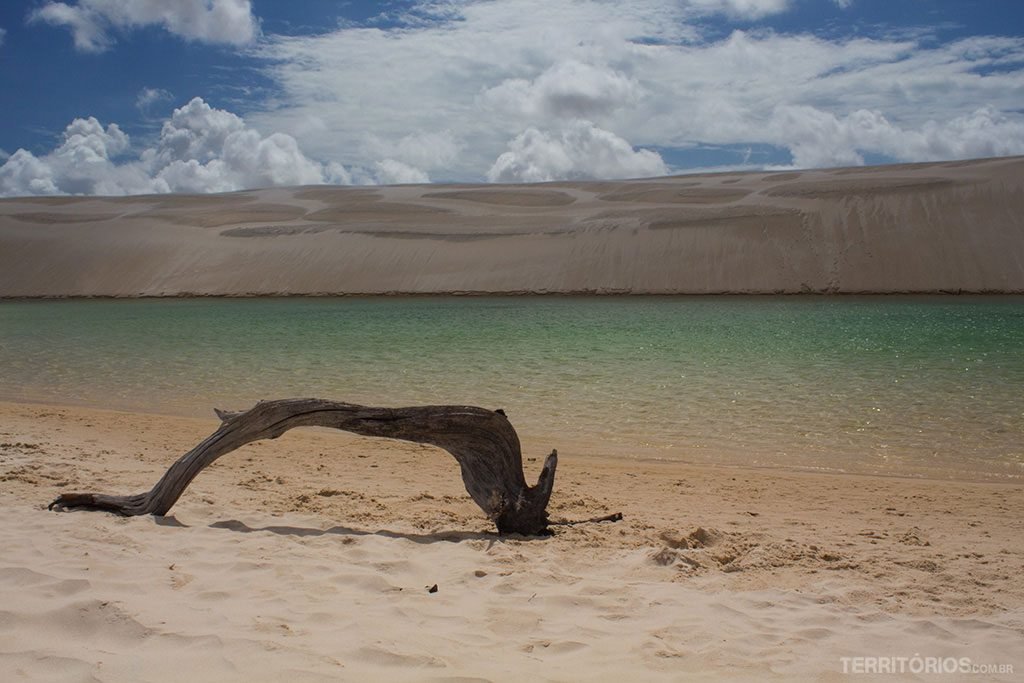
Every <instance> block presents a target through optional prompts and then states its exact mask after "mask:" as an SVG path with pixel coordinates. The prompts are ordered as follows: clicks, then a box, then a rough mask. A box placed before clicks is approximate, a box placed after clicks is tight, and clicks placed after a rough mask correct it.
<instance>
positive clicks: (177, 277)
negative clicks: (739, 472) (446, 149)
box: [0, 157, 1024, 297]
mask: <svg viewBox="0 0 1024 683" xmlns="http://www.w3.org/2000/svg"><path fill="white" fill-rule="evenodd" d="M800 292H817V293H893V292H920V293H934V292H1002V293H1006V292H1015V293H1019V292H1024V158H1022V157H1009V158H997V159H981V160H974V161H967V162H964V161H957V162H937V163H927V164H904V165H897V166H878V167H858V168H846V169H827V170H814V171H801V172H778V173H764V172H756V173H722V174H706V175H690V176H679V177H670V178H654V179H644V180H633V181H614V182H590V183H586V182H580V183H568V182H560V183H545V184H535V185H485V186H472V185H419V186H417V185H407V186H390V187H379V188H365V187H361V188H337V187H298V188H274V189H266V190H253V191H247V192H234V193H229V194H223V195H210V196H182V195H177V196H167V195H164V196H146V197H123V198H95V197H53V198H16V199H6V200H0V297H64V296H117V297H126V296H127V297H130V296H206V295H230V296H241V295H303V294H387V293H390V294H439V293H477V294H482V293H645V294H649V293H653V294H672V293H675V294H703V293H800Z"/></svg>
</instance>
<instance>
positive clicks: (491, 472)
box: [50, 399, 596, 535]
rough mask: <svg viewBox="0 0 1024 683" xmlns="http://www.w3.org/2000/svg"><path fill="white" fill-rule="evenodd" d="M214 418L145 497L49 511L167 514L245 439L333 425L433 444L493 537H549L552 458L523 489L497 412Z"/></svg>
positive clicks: (81, 500)
mask: <svg viewBox="0 0 1024 683" xmlns="http://www.w3.org/2000/svg"><path fill="white" fill-rule="evenodd" d="M216 412H217V415H218V417H220V419H221V425H220V427H219V428H218V429H217V431H215V432H214V433H213V434H211V435H210V436H208V437H207V438H206V439H204V440H203V441H202V442H201V443H200V444H199V445H197V446H196V447H195V448H193V449H192V450H191V451H189V452H188V453H186V454H185V455H183V456H182V457H181V458H180V459H179V460H178V461H177V462H176V463H174V464H173V465H171V467H170V469H169V470H167V473H166V474H164V476H163V477H161V479H160V481H158V482H157V483H156V486H154V487H153V489H152V490H151V491H148V492H146V493H139V494H135V495H129V496H111V495H106V494H102V493H65V494H62V495H60V496H58V497H57V499H56V500H54V501H53V502H52V503H51V504H50V509H54V508H56V509H59V510H64V509H71V508H80V509H90V510H107V511H110V512H116V513H119V514H122V515H127V516H133V515H146V514H151V515H166V514H167V512H168V511H169V510H170V509H171V507H172V506H173V505H174V504H175V502H177V500H178V498H179V497H180V496H181V494H182V492H184V490H185V488H186V487H187V486H188V485H189V483H191V481H192V480H193V479H195V477H196V475H198V474H199V472H200V471H202V470H203V468H205V467H207V466H209V465H210V464H211V463H213V462H214V461H215V460H217V459H218V458H220V457H221V456H222V455H225V454H227V453H230V452H231V451H233V450H235V449H237V448H239V447H240V446H243V445H245V444H247V443H250V442H252V441H258V440H260V439H276V438H277V437H279V436H281V435H282V434H284V433H285V432H286V431H288V430H289V429H293V428H295V427H333V428H335V429H341V430H344V431H347V432H354V433H356V434H362V435H364V436H380V437H387V438H391V439H401V440H404V441H412V442H415V443H424V444H432V445H434V446H439V447H441V448H443V449H444V450H446V451H448V452H449V453H451V454H452V455H453V456H455V459H456V460H457V461H458V463H459V465H460V466H461V468H462V480H463V482H465V484H466V491H468V492H469V495H470V496H471V497H472V498H473V500H474V501H476V504H477V505H479V506H480V507H481V508H482V509H483V511H484V512H485V513H486V514H487V516H488V517H489V518H490V519H491V520H492V521H493V522H494V524H495V525H496V526H497V527H498V531H499V532H501V533H520V534H526V535H534V534H543V533H549V531H548V524H549V523H550V522H549V520H548V516H547V505H548V500H549V499H550V498H551V491H552V489H553V487H554V484H555V467H557V465H558V453H557V452H556V451H552V452H551V455H549V456H548V457H547V460H545V462H544V467H543V468H542V469H541V473H540V478H539V479H538V480H537V485H536V486H528V485H527V483H526V478H525V477H524V476H523V462H522V454H521V453H520V447H519V437H518V436H517V435H516V430H515V429H514V428H513V427H512V424H511V423H510V422H509V421H508V418H507V417H506V416H505V413H504V412H502V411H500V410H498V411H492V410H485V409H483V408H475V407H472V406H418V407H411V408H371V407H367V406H359V405H353V404H350V403H340V402H337V401H327V400H323V399H283V400H276V401H264V402H261V403H258V404H256V406H254V407H253V408H252V409H250V410H247V411H244V412H238V413H230V412H225V411H221V410H218V411H216ZM595 521H596V520H595Z"/></svg>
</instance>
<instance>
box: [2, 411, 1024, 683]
mask: <svg viewBox="0 0 1024 683" xmlns="http://www.w3.org/2000/svg"><path fill="white" fill-rule="evenodd" d="M0 416H2V423H0V481H2V482H3V486H2V488H0V544H2V547H3V548H4V552H3V554H2V556H0V590H2V593H3V596H4V600H3V604H2V605H0V636H2V637H0V679H2V680H4V681H20V680H28V681H33V680H38V681H43V680H62V681H131V682H132V683H136V682H141V681H180V680H190V681H242V680H246V681H251V680H285V679H287V680H295V681H328V680H380V681H384V680H387V681H406V680H407V681H413V680H415V681H456V680H457V681H468V680H479V681H488V680H493V681H514V680H525V679H528V680H552V681H574V680H594V681H622V680H645V681H646V680H654V681H660V680H665V681H676V680H693V679H695V680H714V679H720V678H728V679H729V680H750V681H754V680H757V681H761V680H792V679H797V680H822V681H829V680H839V679H840V678H842V676H841V674H842V671H843V660H842V658H843V657H850V658H853V657H905V658H912V657H915V656H920V657H921V658H926V657H928V658H933V659H935V658H938V659H946V658H950V657H953V658H957V659H959V658H961V657H964V658H969V659H970V661H971V663H972V665H980V666H989V665H995V666H1003V667H1005V666H1012V667H1014V671H1015V672H1017V673H1016V676H1014V675H1013V674H1007V673H1005V670H1004V673H1003V674H999V673H998V672H997V673H996V674H995V675H985V676H967V678H971V679H972V680H973V679H975V678H976V679H977V680H1008V681H1009V680H1017V677H1019V672H1020V671H1021V670H1024V652H1022V650H1021V647H1020V643H1021V642H1022V641H1024V588H1022V586H1021V584H1020V581H1019V576H1020V571H1021V568H1022V563H1024V550H1022V548H1021V545H1020V538H1021V532H1022V529H1021V520H1022V519H1024V498H1022V495H1021V492H1022V489H1021V487H1020V486H1019V485H1008V484H968V483H958V482H948V481H942V482H939V481H921V480H900V479H881V478H872V477H851V476H823V475H816V474H804V473H788V472H782V471H755V470H745V469H730V468H713V467H697V466H691V465H685V464H681V463H643V462H631V461H623V460H621V459H618V460H614V459H606V458H602V457H592V456H587V455H584V454H581V453H578V452H575V449H574V448H573V446H572V444H558V445H559V446H567V448H563V449H561V452H562V455H563V459H562V464H561V466H560V468H559V482H558V485H557V486H556V489H555V495H554V497H553V498H552V512H553V514H554V516H555V517H557V518H564V517H567V518H579V517H583V516H589V515H592V514H598V513H601V512H607V511H610V510H622V511H623V512H624V513H625V516H626V517H625V520H624V521H623V522H620V523H617V524H601V525H589V526H577V527H563V528H562V529H560V530H559V532H558V534H557V535H556V536H554V537H552V538H548V539H534V540H529V539H522V538H499V537H497V536H495V535H494V534H493V533H492V532H491V530H490V528H489V525H488V523H487V521H486V520H485V519H483V517H482V514H481V513H480V511H479V509H478V508H476V507H475V506H474V505H473V504H472V502H471V501H470V500H469V498H468V496H467V495H466V493H465V491H464V490H463V489H462V487H461V482H460V480H459V477H458V466H457V465H456V463H455V462H454V460H453V459H452V458H450V457H449V456H447V454H445V453H443V452H441V451H438V450H436V449H432V448H428V447H423V446H416V445H409V444H403V443H400V442H389V441H383V440H369V439H362V438H357V437H353V436H348V435H343V434H336V433H332V432H327V431H318V430H308V431H302V430H299V431H296V432H290V433H289V434H287V435H285V436H284V437H283V438H281V439H279V440H277V441H272V442H263V443H260V444H253V445H250V446H246V447H244V448H243V449H241V450H240V451H239V452H237V453H233V454H231V455H229V456H228V457H226V458H225V459H224V460H223V461H221V462H218V463H217V464H216V465H214V466H212V467H210V468H209V469H208V470H207V471H204V472H203V474H202V475H201V476H200V477H199V478H198V479H197V480H196V481H195V482H194V483H193V485H192V487H191V488H190V489H189V490H188V491H187V492H186V493H185V495H184V497H183V498H182V500H181V501H180V502H179V503H178V505H177V506H175V508H174V509H173V510H172V513H173V514H172V516H168V517H166V518H153V517H142V518H127V519H125V518H117V517H113V516H110V515H106V514H102V513H84V512H79V513H56V512H48V511H47V510H46V509H45V504H46V503H47V502H48V501H49V500H51V499H52V498H53V497H54V495H55V494H56V493H57V492H59V491H63V490H70V489H81V488H83V487H93V486H98V487H100V488H102V489H107V490H110V491H112V492H132V491H136V490H144V489H146V488H148V487H149V486H150V485H151V484H152V483H153V481H154V480H155V479H156V477H158V476H159V475H160V474H161V473H162V472H163V471H164V469H165V468H166V466H167V465H168V464H169V462H170V461H173V460H174V459H175V458H177V456H178V455H180V453H181V452H183V451H184V450H186V449H187V448H189V447H191V446H192V445H193V444H194V443H195V442H197V441H198V440H199V439H201V438H202V437H204V436H205V435H206V434H208V433H209V431H210V430H211V428H212V427H213V422H212V421H205V420H195V419H185V418H174V417H160V416H151V415H130V414H125V413H115V412H107V411H97V410H88V409H83V408H67V407H52V406H32V405H17V404H0ZM524 437H525V439H524V448H525V451H526V452H527V453H531V452H538V453H539V452H543V450H544V447H549V446H550V445H551V444H543V445H542V444H537V443H533V442H532V441H531V440H530V438H529V435H524ZM413 463H415V465H416V469H415V470H414V469H412V468H411V467H410V466H411V465H412V464H413ZM527 466H528V467H537V466H538V465H537V463H536V462H528V463H527ZM435 585H436V586H437V591H436V592H430V591H429V588H430V587H433V586H435ZM847 665H848V666H849V665H851V664H850V663H849V662H848V664H847ZM856 678H857V679H858V680H859V679H861V678H863V679H864V680H890V678H891V677H882V678H881V679H878V678H876V677H872V676H858V677H856ZM941 678H943V680H945V679H949V680H962V679H963V678H964V677H963V676H943V677H941ZM907 679H910V680H915V679H918V677H913V676H910V675H909V674H907V675H905V676H902V677H897V680H907ZM919 679H920V680H936V677H934V676H922V677H919Z"/></svg>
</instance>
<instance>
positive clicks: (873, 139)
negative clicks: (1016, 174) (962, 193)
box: [767, 107, 1024, 168]
mask: <svg viewBox="0 0 1024 683" xmlns="http://www.w3.org/2000/svg"><path fill="white" fill-rule="evenodd" d="M767 135H768V137H774V139H776V140H777V141H778V144H781V145H783V146H786V147H788V148H789V149H790V151H791V153H792V155H793V165H794V166H795V167H798V168H813V167H822V166H848V165H854V166H855V165H860V164H863V163H864V158H863V153H864V152H875V153H878V154H884V155H886V156H890V157H893V158H896V159H913V160H916V161H934V160H939V159H963V158H975V157H990V156H1005V155H1011V154H1020V153H1021V151H1022V150H1024V120H1021V119H1020V118H1019V117H1018V118H1016V119H1013V118H1010V117H1009V116H1007V115H1004V114H1001V113H999V112H996V111H993V110H992V109H990V108H981V109H978V110H976V111H974V112H971V113H970V114H968V115H965V116H959V117H956V118H954V119H952V120H950V121H944V122H940V121H934V120H929V121H926V122H924V124H922V125H921V126H920V127H919V128H917V129H915V130H908V129H905V128H903V127H901V126H899V125H896V124H893V123H892V122H890V121H889V120H888V119H886V117H885V116H883V115H882V114H881V113H880V112H877V111H867V110H863V109H862V110H858V111H855V112H853V113H851V114H850V115H848V116H844V117H837V116H835V115H834V114H830V113H827V112H823V111H820V110H817V109H814V108H813V107H780V108H779V109H777V110H776V111H775V112H774V116H773V117H772V121H771V124H770V125H769V127H768V131H767Z"/></svg>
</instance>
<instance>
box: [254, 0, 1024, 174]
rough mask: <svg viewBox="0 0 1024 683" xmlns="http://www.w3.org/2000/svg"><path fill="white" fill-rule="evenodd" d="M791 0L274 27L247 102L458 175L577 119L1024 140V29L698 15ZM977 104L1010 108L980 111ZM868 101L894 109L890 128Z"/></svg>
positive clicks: (305, 142) (648, 143)
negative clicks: (948, 35)
mask: <svg viewBox="0 0 1024 683" xmlns="http://www.w3.org/2000/svg"><path fill="white" fill-rule="evenodd" d="M794 4H795V3H793V2H782V1H781V0H764V1H757V0H689V1H687V0H673V1H667V0H636V1H635V2H629V3H612V2H601V1H597V0H579V1H577V2H572V3H554V2H550V0H502V1H501V2H481V1H476V0H467V1H465V2H461V3H457V4H454V3H444V4H441V5H436V4H430V5H426V4H423V3H421V4H419V5H417V6H415V7H414V9H416V8H419V9H421V10H424V11H421V12H420V13H419V14H418V15H416V19H415V21H413V20H412V19H410V20H409V22H408V23H407V24H404V25H401V26H399V27H397V28H379V27H370V28H367V27H358V26H346V27H342V28H338V29H336V30H331V31H329V32H326V33H324V34H322V35H316V36H288V37H285V36H268V37H267V40H266V41H265V42H263V43H261V45H260V46H258V48H257V49H258V50H259V51H260V53H261V54H262V55H263V56H265V57H268V58H270V59H269V60H268V62H267V65H268V66H267V67H266V69H267V71H266V73H267V75H268V76H269V77H270V78H272V79H273V80H274V81H275V82H276V83H277V85H278V86H279V88H280V90H281V97H280V98H279V99H276V100H275V102H274V107H273V108H272V109H268V110H267V111H262V112H259V111H256V112H250V113H248V114H247V118H248V120H249V121H251V122H252V123H253V124H254V125H257V126H259V127H260V128H263V129H266V130H280V131H283V132H288V133H289V134H291V135H294V136H295V137H296V139H297V140H298V142H299V144H300V146H301V147H302V148H303V149H309V150H318V153H321V154H323V155H324V157H325V158H331V159H336V160H338V161H339V162H342V163H344V164H346V165H347V166H350V167H352V166H354V167H362V168H370V169H372V168H374V167H375V164H376V163H377V161H379V160H380V159H382V158H388V159H394V160H398V161H401V162H403V163H406V164H409V165H411V166H414V167H416V168H420V169H424V170H427V171H429V172H430V174H431V175H432V176H438V175H441V176H443V177H445V178H446V179H458V180H480V179H482V178H483V177H485V175H486V174H487V170H488V169H489V168H490V167H492V165H494V163H495V159H496V158H498V157H499V156H500V155H502V154H504V153H506V152H511V151H512V150H510V149H508V147H507V145H508V144H509V140H511V139H515V138H517V136H519V135H520V134H523V132H524V131H529V130H531V129H532V130H534V131H537V134H538V135H539V134H543V135H546V136H548V137H551V138H552V139H557V138H559V137H560V135H561V132H560V131H561V130H562V128H563V126H565V125H566V123H567V122H568V121H571V120H574V119H585V120H588V121H591V122H593V124H594V125H595V126H596V127H597V128H599V129H601V130H604V131H607V132H608V133H610V134H613V135H615V136H617V137H618V138H621V139H623V140H628V141H629V143H630V144H632V145H636V146H639V147H641V148H645V149H650V148H658V149H665V148H678V149H686V148H688V147H691V146H694V145H701V144H703V145H736V146H740V145H743V146H746V145H757V144H770V145H775V146H777V147H780V148H783V149H789V150H791V151H792V152H793V154H794V162H795V163H803V164H812V165H818V164H822V163H832V162H835V161H838V160H841V161H842V162H843V163H858V160H859V159H863V158H864V155H865V154H881V155H888V156H892V158H894V159H898V160H915V159H917V158H919V157H917V156H916V155H917V154H926V155H928V157H927V158H933V155H935V154H940V153H942V152H941V150H942V149H943V145H941V144H939V142H938V141H937V140H936V139H935V135H934V133H929V131H933V130H942V131H944V133H945V134H948V135H950V136H952V138H951V139H950V140H948V141H947V144H946V145H945V149H946V153H948V154H966V153H968V152H967V150H968V149H970V150H977V149H985V148H991V149H1008V150H1010V151H1008V152H1007V153H1024V147H1020V146H1018V142H1017V140H1018V138H1017V137H1016V136H1015V135H1013V134H1012V131H1015V130H1016V128H1017V126H1019V125H1024V115H1022V114H1021V113H1020V102H1022V101H1024V69H1022V64H1024V38H1020V37H984V36H982V37H974V38H969V39H965V40H960V41H957V42H952V43H942V42H940V41H937V40H935V39H934V36H928V35H924V36H923V37H922V38H921V40H922V41H923V42H921V43H918V42H915V41H914V40H909V39H899V40H895V39H889V38H886V39H870V38H848V39H838V40H832V39H826V38H822V37H818V36H814V35H810V34H795V35H794V34H778V33H772V32H766V31H734V32H732V33H731V34H729V35H728V36H726V37H724V38H721V39H718V40H715V41H714V42H707V41H703V40H702V39H701V34H700V28H699V27H700V26H701V23H700V22H699V21H698V19H700V18H701V17H705V16H707V15H709V14H716V13H717V14H724V15H726V16H727V17H729V18H737V19H741V18H744V17H745V18H747V19H749V18H752V17H757V16H765V15H767V14H771V13H775V12H782V11H785V10H786V9H787V8H788V7H791V6H792V5H794ZM430 9H433V10H436V11H433V13H431V12H427V11H425V10H430ZM442 9H443V10H444V11H440V10H442ZM979 108H982V109H984V110H985V111H988V112H990V114H991V116H990V118H992V120H993V122H996V121H998V122H999V123H998V124H996V123H993V125H990V126H984V125H981V124H978V123H977V121H978V120H980V119H978V120H976V117H975V111H976V110H978V109H979ZM787 112H788V113H787ZM801 112H803V113H801ZM815 112H816V113H815ZM861 112H868V113H871V116H872V117H873V116H879V117H881V118H882V119H884V121H885V122H886V123H885V124H878V126H880V127H879V128H877V129H876V127H873V124H871V121H870V120H869V118H870V117H867V118H865V116H864V114H862V113H861ZM961 120H964V121H974V122H975V125H974V126H973V127H972V126H964V125H961V124H959V123H957V122H959V121H961ZM890 129H892V130H898V131H900V134H902V135H904V136H906V137H908V139H915V140H919V141H922V142H919V143H916V144H914V145H909V144H897V142H893V141H892V140H891V138H890V136H889V135H888V134H882V131H885V130H890ZM542 131H546V132H544V133H541V132H542ZM833 134H834V135H835V136H836V137H830V136H832V135H833ZM929 136H930V137H929ZM924 140H930V142H927V143H926V142H923V141H924ZM428 141H432V142H428ZM417 146H419V147H421V148H422V149H421V151H420V152H414V151H413V150H414V148H416V147H417ZM430 150H433V151H430ZM514 156H516V155H514ZM521 156H522V154H521V153H519V155H518V156H517V158H520V157H521ZM492 170H493V169H492ZM492 175H493V173H492ZM499 175H501V174H500V173H499Z"/></svg>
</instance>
